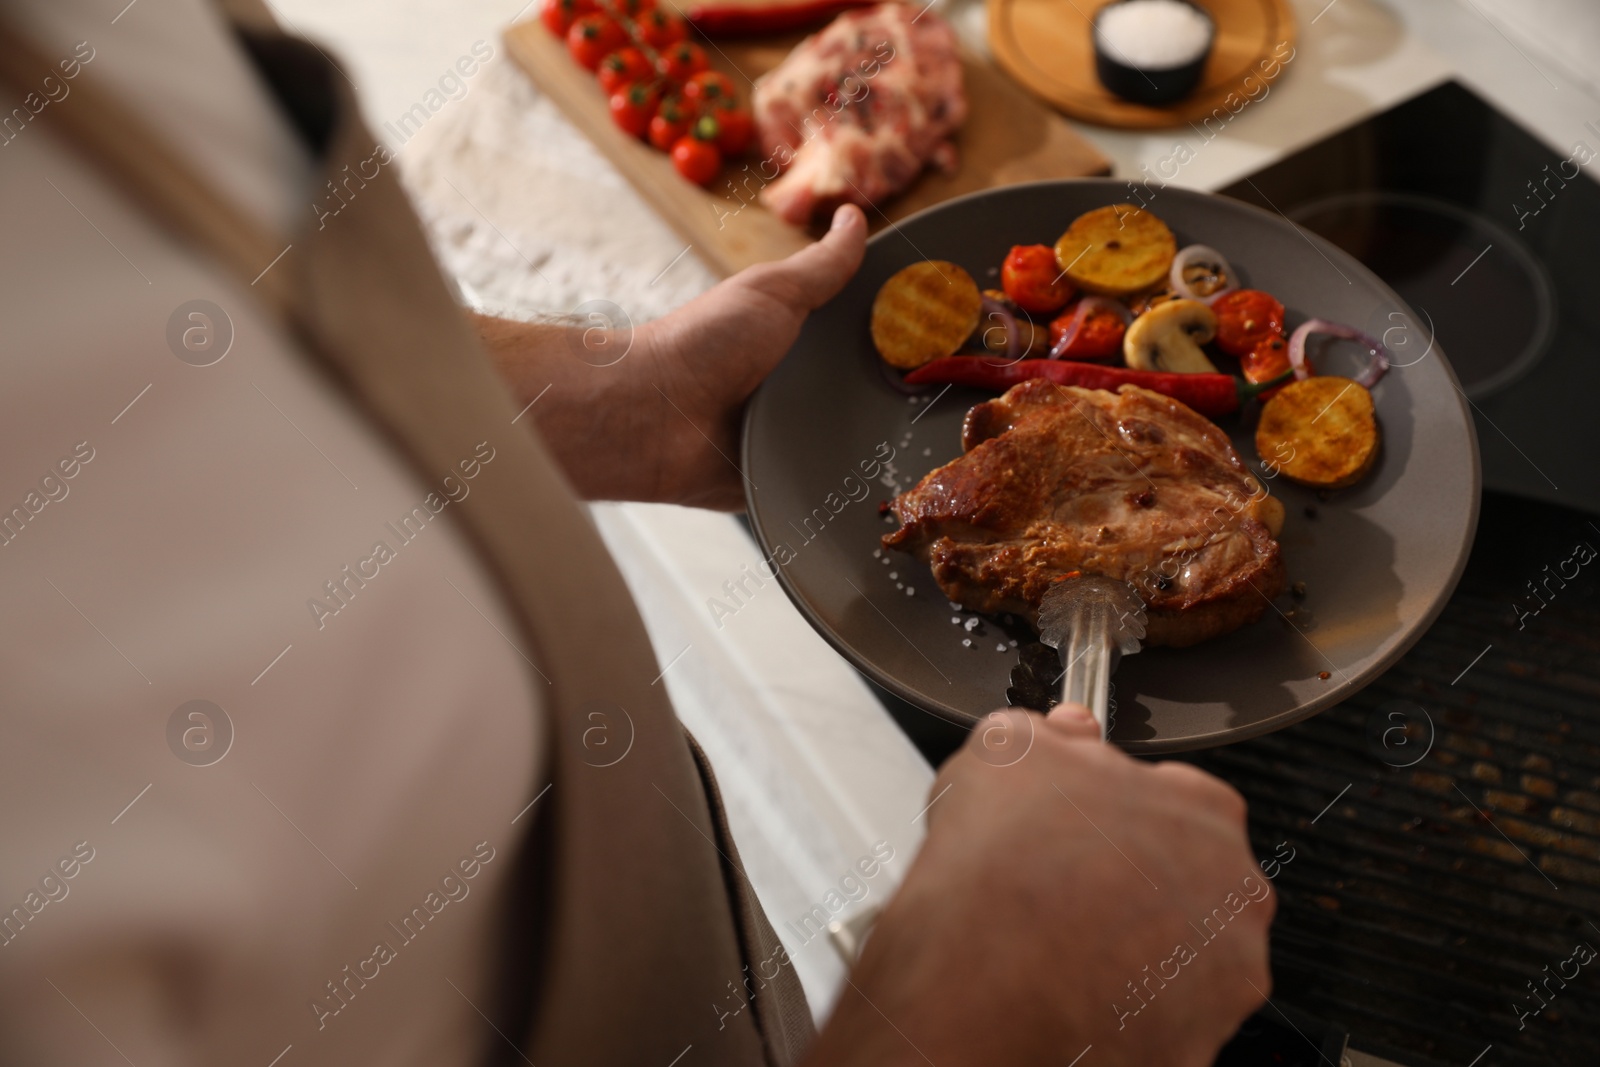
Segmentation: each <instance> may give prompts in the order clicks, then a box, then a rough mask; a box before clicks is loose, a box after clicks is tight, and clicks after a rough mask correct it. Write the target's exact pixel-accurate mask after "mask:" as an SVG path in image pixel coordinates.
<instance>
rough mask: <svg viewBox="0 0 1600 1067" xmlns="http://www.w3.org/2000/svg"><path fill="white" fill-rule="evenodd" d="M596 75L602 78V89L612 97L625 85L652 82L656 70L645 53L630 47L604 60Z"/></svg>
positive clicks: (617, 51)
mask: <svg viewBox="0 0 1600 1067" xmlns="http://www.w3.org/2000/svg"><path fill="white" fill-rule="evenodd" d="M596 73H597V74H599V76H600V88H601V89H602V90H603V91H604V92H605V94H606V95H607V96H610V95H611V94H612V93H614V92H616V91H617V90H618V89H620V88H622V87H623V86H624V85H631V84H632V83H634V82H647V81H650V80H652V79H653V78H654V77H655V74H656V68H655V67H654V66H653V65H652V64H651V62H650V60H649V59H647V58H645V54H644V53H643V52H641V51H639V50H638V49H637V48H634V47H632V46H631V45H630V46H628V47H625V48H619V49H617V50H616V51H615V52H612V53H611V54H610V55H608V56H606V57H605V58H604V59H602V60H601V61H600V69H599V70H598V71H597V72H596Z"/></svg>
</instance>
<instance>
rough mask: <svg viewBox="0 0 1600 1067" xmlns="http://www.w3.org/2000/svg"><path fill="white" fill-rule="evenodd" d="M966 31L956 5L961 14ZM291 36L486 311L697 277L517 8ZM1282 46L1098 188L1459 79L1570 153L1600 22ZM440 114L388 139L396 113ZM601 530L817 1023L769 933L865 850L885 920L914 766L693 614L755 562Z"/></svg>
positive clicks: (341, 17) (1328, 36)
mask: <svg viewBox="0 0 1600 1067" xmlns="http://www.w3.org/2000/svg"><path fill="white" fill-rule="evenodd" d="M956 3H957V5H958V6H957V7H956V8H955V9H954V11H953V18H954V19H955V21H956V22H957V24H958V25H959V26H960V27H961V28H962V30H963V32H964V33H971V32H973V31H974V30H976V32H978V33H980V34H981V27H982V11H981V7H980V5H978V4H977V3H975V2H974V0H956ZM272 7H273V9H274V10H275V11H276V12H277V13H278V15H279V18H280V19H281V20H282V21H283V22H284V23H285V24H286V25H287V26H288V27H289V28H291V29H294V30H297V31H299V32H301V33H305V34H308V35H310V36H313V37H315V38H317V39H319V40H321V41H323V42H325V43H327V44H328V45H330V46H331V50H332V51H333V52H335V53H337V54H338V55H340V56H342V57H343V58H344V60H345V62H346V63H347V65H348V70H349V71H350V74H351V76H352V78H353V79H354V81H355V82H356V84H357V85H358V86H359V88H360V93H361V98H362V102H363V107H364V109H365V111H366V114H367V117H368V119H369V121H370V123H371V125H372V126H373V128H374V130H375V131H379V133H380V136H383V137H384V138H385V139H386V140H388V141H389V143H390V145H391V147H393V148H395V149H397V151H398V154H399V159H400V163H401V172H402V175H403V177H404V179H405V181H406V184H407V187H408V189H409V190H410V192H411V194H412V196H413V199H414V200H415V201H416V202H417V205H418V209H419V211H420V213H421V214H422V215H423V217H424V219H425V220H426V221H427V223H428V226H429V230H430V233H431V235H432V237H433V240H434V241H435V245H436V248H437V250H438V252H439V255H440V257H441V260H442V261H443V262H444V264H445V266H446V268H447V270H448V271H449V272H450V273H452V274H454V275H455V276H456V277H457V278H458V279H459V280H460V281H462V282H463V283H464V284H465V286H466V291H467V292H468V293H469V294H470V295H472V296H474V297H476V298H477V299H478V300H479V301H481V302H482V303H483V304H484V305H485V306H486V307H488V308H490V309H492V310H499V311H502V312H504V313H507V314H512V315H519V316H524V317H532V316H535V315H540V314H562V313H565V312H567V311H569V310H570V309H571V308H573V307H575V306H576V305H577V304H579V303H581V302H582V301H584V300H588V299H594V298H605V299H609V300H612V301H615V302H616V303H618V304H620V305H621V306H622V307H624V308H625V309H626V310H627V311H628V313H629V314H630V315H631V316H633V317H634V318H635V319H636V320H644V319H648V318H652V317H655V316H657V315H660V314H663V313H664V312H666V311H668V310H670V309H671V308H673V307H675V306H677V305H679V304H681V303H683V302H684V301H685V300H687V299H689V298H690V297H691V296H693V295H695V294H696V293H698V292H699V291H701V290H702V289H704V288H705V287H707V286H709V285H710V284H711V283H712V281H713V279H712V277H711V275H710V274H709V272H708V271H707V270H706V269H705V267H704V266H703V265H702V264H701V263H700V262H699V261H698V260H697V259H696V258H695V256H694V254H693V251H692V250H690V251H689V252H688V254H682V253H683V250H684V245H683V242H682V241H681V240H680V239H679V238H678V237H677V236H676V235H675V234H674V233H673V232H672V231H671V230H670V229H669V228H668V227H667V226H666V225H665V224H664V223H663V222H662V220H661V219H659V218H658V217H656V216H655V215H654V214H653V212H652V211H651V209H650V208H649V207H647V206H646V205H645V204H644V202H643V201H642V200H641V199H640V198H639V197H638V195H637V194H636V193H635V192H634V191H633V190H632V189H631V188H630V187H629V186H628V185H627V184H626V182H624V181H623V179H621V178H620V177H619V176H618V175H617V174H616V172H615V171H614V170H613V169H612V168H611V167H610V165H609V164H608V163H607V162H606V161H605V160H604V159H603V158H602V157H601V156H600V155H599V154H598V153H597V152H595V151H594V150H593V149H592V147H590V145H589V144H588V142H587V141H586V140H585V139H584V137H583V135H582V134H581V133H580V132H579V131H577V130H574V129H573V128H572V126H571V125H570V124H569V123H567V122H566V120H565V119H564V118H563V117H562V116H561V115H560V113H559V112H558V111H557V110H556V109H555V108H554V106H553V105H551V104H550V102H549V101H548V100H545V99H543V98H542V97H540V95H539V94H538V93H537V91H536V90H534V89H533V88H532V86H531V85H530V84H529V83H528V81H527V80H526V79H525V78H524V77H522V76H521V74H520V73H519V72H518V71H516V70H515V68H514V67H513V66H512V64H511V63H510V61H509V60H508V59H506V58H505V57H504V56H503V54H502V53H503V49H502V48H501V46H500V42H499V38H498V34H499V31H500V29H501V28H502V27H503V26H504V25H505V24H507V23H508V22H509V21H511V20H513V19H514V18H517V17H519V16H520V17H530V16H531V15H532V14H533V13H534V11H536V5H533V4H525V3H524V2H523V0H510V2H506V0H501V2H494V0H388V2H384V3H380V2H379V0H339V2H330V0H273V3H272ZM1294 7H1295V10H1296V12H1297V15H1298V17H1299V24H1300V25H1299V41H1298V43H1297V49H1296V54H1295V57H1294V59H1293V60H1292V62H1291V63H1290V64H1289V69H1288V70H1287V72H1286V73H1285V75H1284V76H1283V77H1282V78H1281V79H1280V80H1279V81H1278V82H1277V83H1275V84H1274V85H1273V86H1272V89H1271V92H1270V93H1269V94H1268V95H1267V96H1265V97H1263V98H1262V99H1260V100H1259V101H1257V102H1255V103H1252V104H1251V105H1250V106H1248V107H1246V108H1245V109H1244V110H1243V111H1241V112H1240V113H1239V114H1238V115H1237V116H1236V118H1235V119H1234V120H1233V121H1231V122H1230V123H1229V124H1228V125H1227V127H1226V129H1225V130H1224V132H1222V133H1221V134H1220V135H1218V136H1216V137H1215V139H1213V140H1207V139H1206V138H1204V137H1203V136H1201V135H1199V134H1197V133H1195V132H1194V131H1192V130H1177V131H1156V132H1148V133H1131V132H1122V131H1114V130H1105V129H1099V128H1095V127H1088V126H1083V125H1079V126H1078V128H1079V129H1080V130H1081V131H1082V132H1083V133H1084V134H1085V135H1086V136H1087V137H1089V138H1090V139H1091V140H1093V141H1094V142H1095V143H1096V144H1097V145H1099V146H1100V148H1101V149H1102V150H1103V151H1104V152H1105V153H1106V155H1107V156H1109V157H1110V158H1111V159H1112V161H1113V164H1114V167H1115V173H1116V174H1117V176H1119V177H1128V178H1137V177H1140V175H1141V168H1143V167H1147V166H1148V167H1152V168H1153V167H1155V166H1156V165H1157V164H1158V163H1159V162H1160V161H1161V160H1163V159H1166V158H1168V157H1170V156H1171V155H1172V153H1173V151H1174V148H1175V146H1176V144H1177V143H1178V142H1179V141H1184V142H1186V143H1187V144H1188V145H1189V147H1190V149H1191V152H1192V156H1193V158H1192V159H1191V160H1190V162H1189V163H1187V164H1186V165H1184V166H1183V167H1182V168H1181V170H1180V171H1179V172H1178V173H1177V174H1176V175H1175V176H1174V177H1173V178H1172V182H1173V184H1177V185H1183V186H1187V187H1191V188H1198V189H1215V188H1218V187H1220V186H1222V185H1226V184H1228V183H1230V182H1232V181H1234V180H1237V179H1238V178H1239V177H1242V176H1243V175H1246V174H1249V173H1251V172H1253V171H1255V170H1257V169H1259V168H1261V167H1263V166H1265V165H1267V164H1269V163H1271V162H1272V161H1273V160H1275V159H1277V158H1279V157H1281V156H1282V155H1284V154H1286V153H1288V152H1290V151H1293V150H1295V149H1297V148H1299V147H1301V146H1303V145H1306V144H1309V143H1311V142H1314V141H1316V140H1319V139H1321V138H1322V137H1324V136H1326V135H1327V134H1329V133H1331V132H1333V131H1335V130H1337V129H1340V128H1343V127H1345V126H1348V125H1350V124H1352V123H1354V122H1357V121H1359V120H1361V119H1362V118H1364V117H1365V116H1367V115H1370V114H1372V113H1374V112H1377V111H1381V110H1384V109H1385V108H1388V107H1390V106H1391V105H1393V104H1396V103H1398V102H1400V101H1401V100H1404V99H1407V98H1409V97H1411V96H1414V95H1416V94H1417V93H1419V92H1421V91H1423V90H1424V89H1426V88H1429V87H1431V86H1432V85H1435V84H1437V83H1438V82H1441V81H1443V80H1445V79H1448V78H1451V77H1454V78H1457V79H1459V80H1460V81H1462V82H1464V83H1466V84H1467V85H1469V86H1471V87H1472V88H1473V89H1474V90H1475V91H1477V92H1478V93H1479V94H1480V95H1482V96H1484V97H1485V98H1486V99H1488V100H1490V101H1491V102H1493V103H1495V104H1496V105H1497V106H1499V107H1500V108H1501V109H1502V110H1503V111H1505V112H1506V113H1507V114H1509V115H1511V116H1513V117H1514V118H1516V119H1517V120H1518V121H1519V122H1521V123H1522V124H1523V125H1525V126H1527V127H1528V128H1529V129H1530V130H1531V131H1532V132H1534V133H1535V134H1536V135H1537V136H1539V137H1541V138H1542V139H1543V140H1545V141H1546V142H1547V143H1548V144H1549V145H1550V147H1552V148H1554V149H1557V150H1559V151H1560V152H1561V153H1562V154H1563V155H1565V154H1567V152H1568V151H1569V149H1570V147H1571V145H1572V143H1573V142H1574V141H1575V140H1577V139H1579V138H1587V139H1589V140H1590V141H1591V143H1592V141H1593V139H1594V137H1595V136H1596V134H1594V133H1593V132H1592V131H1586V130H1585V129H1584V123H1585V122H1589V121H1594V122H1597V124H1600V5H1595V4H1594V3H1593V2H1592V0H1392V2H1391V3H1378V2H1375V0H1333V2H1332V3H1329V2H1328V0H1296V2H1295V3H1294ZM480 41H481V42H484V43H485V44H486V45H488V46H490V47H492V48H493V50H494V53H495V59H494V60H493V61H491V62H490V63H489V64H488V65H487V66H486V67H485V68H484V69H483V70H482V71H480V72H478V73H476V74H475V75H474V76H473V77H472V78H471V79H469V80H468V81H467V82H466V84H465V87H464V91H460V92H458V93H457V94H456V95H455V97H453V98H452V97H450V96H449V95H448V93H449V90H450V89H451V88H452V87H451V86H449V85H448V84H447V85H446V86H445V89H446V94H445V95H442V96H439V95H436V96H433V97H431V98H430V97H429V95H428V94H429V91H430V90H436V89H438V88H439V87H440V79H441V77H443V76H445V75H446V74H447V73H448V72H449V71H450V68H451V67H452V65H453V64H454V63H455V62H456V60H457V59H458V58H459V57H461V56H463V55H467V54H469V52H470V51H471V50H472V47H473V45H474V44H475V43H476V42H480ZM433 101H441V103H440V106H437V108H436V110H430V112H429V115H428V118H427V120H426V122H425V123H423V124H422V126H421V128H420V130H418V131H416V132H415V133H414V134H413V135H411V136H409V137H407V136H405V135H404V134H403V133H401V132H400V129H399V127H398V126H397V123H398V121H399V119H400V118H401V116H403V115H405V114H406V113H407V112H409V111H411V110H412V109H413V107H414V105H417V104H419V103H420V104H423V105H424V107H425V108H426V106H427V103H429V102H433ZM595 510H596V517H597V520H598V522H599V524H600V527H601V530H602V533H603V534H604V535H605V537H606V540H607V542H608V544H610V546H611V548H612V551H613V553H614V554H615V555H616V556H617V558H618V560H619V563H620V564H621V566H622V568H623V571H624V573H625V574H626V576H627V578H628V581H629V584H630V586H631V587H632V589H633V590H634V592H635V595H636V597H637V598H638V599H639V602H640V604H641V607H642V609H643V612H644V615H645V621H646V623H647V625H648V626H649V628H650V631H651V635H652V638H653V640H654V642H655V647H656V653H657V656H658V658H659V660H660V662H661V663H662V664H663V665H665V666H666V667H667V673H666V675H665V680H666V683H667V685H668V688H669V690H670V691H671V693H672V697H673V700H674V703H675V705H676V707H677V708H678V711H679V714H680V715H681V716H682V717H683V718H684V720H685V721H686V722H687V723H688V724H689V726H690V728H691V729H692V730H693V731H694V732H695V734H696V735H697V736H698V737H699V738H700V740H701V742H702V744H703V745H704V746H705V747H706V749H707V751H708V754H709V755H710V757H711V759H712V762H713V764H714V765H715V766H716V768H717V772H718V776H719V779H720V781H721V783H722V787H723V790H724V793H725V794H726V799H727V801H728V804H729V808H730V817H731V819H732V821H733V827H734V832H735V835H736V837H737V838H738V840H739V844H740V848H741V850H742V853H743V857H744V860H745V867H746V870H747V871H748V873H749V875H750V877H751V879H752V881H753V882H754V883H755V885H756V887H757V890H758V892H759V894H760V896H761V899H762V901H763V903H764V904H765V905H766V907H767V909H768V911H769V914H771V916H772V918H773V923H774V926H775V927H776V928H777V929H778V931H779V933H780V934H781V935H782V936H783V938H784V941H785V943H786V945H787V946H788V947H789V949H790V951H791V954H792V955H793V957H794V959H795V961H796V964H797V966H798V969H799V971H800V975H801V979H802V981H804V982H805V984H806V988H807V992H808V994H809V995H810V997H811V1001H812V1005H813V1007H814V1008H815V1009H817V1010H818V1011H819V1012H821V1011H824V1010H825V1009H826V1005H827V1004H829V1003H831V1001H832V998H833V996H834V994H835V992H836V990H837V988H838V985H839V984H840V982H841V980H842V976H843V966H842V964H841V962H840V961H839V959H838V958H837V957H836V956H835V955H834V953H833V952H832V951H831V949H830V948H829V946H828V945H826V944H825V943H824V942H823V939H815V940H813V941H810V942H808V943H802V942H801V941H800V940H799V938H797V937H796V936H795V934H794V932H793V930H792V929H789V928H787V927H786V922H787V921H789V920H791V919H794V918H796V917H797V916H799V915H801V914H803V913H804V912H806V911H807V910H809V909H810V908H811V907H812V906H813V905H814V904H817V903H820V902H821V901H822V900H823V898H824V895H825V894H826V893H827V892H828V891H829V890H830V889H832V888H834V887H835V886H837V884H838V881H839V879H840V877H841V876H842V875H843V874H845V873H846V871H847V869H848V868H849V867H850V866H851V865H852V864H853V863H854V861H855V860H856V859H858V858H860V857H861V856H864V855H866V854H867V853H868V851H869V850H870V848H871V846H872V845H873V844H874V843H876V842H878V841H887V842H889V844H890V846H891V847H893V848H894V850H895V854H896V855H895V859H894V861H893V862H892V863H890V864H888V868H887V872H886V873H885V874H884V875H882V876H880V877H879V879H876V880H875V882H874V884H872V885H871V886H870V887H869V894H868V896H867V897H866V899H865V900H864V901H862V902H860V903H858V904H853V905H851V906H850V907H848V908H845V909H843V910H842V911H841V912H840V916H841V917H844V916H848V915H849V914H851V913H852V910H854V909H858V908H860V907H864V906H867V905H870V904H871V903H874V902H876V901H878V900H881V899H882V898H883V896H885V895H886V894H887V892H888V890H889V889H890V888H891V884H892V882H893V881H896V880H898V878H899V877H900V875H901V874H902V873H903V872H904V870H905V868H906V865H907V864H908V863H909V861H910V858H911V856H912V855H913V853H914V851H915V848H916V845H917V843H918V842H919V840H920V833H921V824H920V821H919V820H918V815H919V813H920V811H921V809H922V807H923V805H924V803H925V802H926V792H927V786H928V783H929V782H930V781H931V778H932V772H931V769H930V768H929V767H928V766H927V765H926V763H925V762H923V760H922V758H921V757H920V756H919V755H918V754H917V753H916V751H915V750H914V749H913V748H912V747H911V746H910V745H909V743H907V742H906V740H905V738H904V737H903V736H902V735H901V733H900V731H899V730H898V729H897V728H896V727H895V726H894V724H893V723H892V721H891V720H890V719H889V718H888V716H887V715H886V714H885V713H884V711H883V710H882V708H881V707H880V706H879V705H878V703H877V701H876V700H875V699H874V698H873V697H872V695H871V694H870V692H869V691H868V690H867V688H866V687H865V686H864V685H863V684H862V682H861V681H860V680H859V678H858V676H857V675H856V674H855V672H854V671H853V670H851V669H850V668H849V667H848V666H847V665H846V664H845V663H844V662H843V661H842V660H841V659H840V658H839V657H838V656H837V655H835V654H834V653H833V651H832V650H831V649H829V648H828V646H827V645H826V644H824V643H823V642H822V640H821V639H820V638H818V637H817V636H816V635H815V634H814V633H813V632H812V631H811V629H810V628H809V626H808V625H807V624H806V623H805V622H804V620H803V619H802V618H801V617H800V616H799V614H798V613H797V612H796V611H795V610H794V608H793V607H792V606H791V605H790V603H789V602H788V600H787V599H786V598H785V597H784V595H783V594H782V593H781V592H779V591H778V589H777V588H776V587H775V586H774V585H770V584H769V586H768V587H767V588H766V589H764V590H763V591H761V592H760V593H759V594H758V595H757V596H756V597H755V598H754V599H753V600H752V602H751V604H750V606H749V608H748V609H742V610H741V611H740V612H739V613H738V615H737V616H736V617H735V618H732V619H728V620H725V621H724V625H723V626H722V627H721V628H720V629H718V628H717V627H716V626H715V624H714V622H713V620H712V618H711V615H710V613H709V612H708V610H707V609H706V606H705V602H706V598H708V597H710V596H713V595H719V594H720V592H721V586H722V583H723V582H724V581H726V580H728V579H730V578H731V577H733V576H735V575H736V574H737V573H738V572H739V569H740V566H741V565H742V564H744V563H749V564H751V565H754V563H755V561H756V557H757V553H756V551H755V548H754V546H753V545H752V544H751V542H750V541H749V539H748V537H746V535H745V534H744V531H743V530H742V529H740V528H739V526H738V525H737V524H736V523H735V521H734V520H733V519H732V518H730V517H728V516H724V515H715V514H710V513H706V512H697V511H690V510H685V509H678V508H668V507H649V506H641V505H607V506H603V507H598V508H596V509H595Z"/></svg>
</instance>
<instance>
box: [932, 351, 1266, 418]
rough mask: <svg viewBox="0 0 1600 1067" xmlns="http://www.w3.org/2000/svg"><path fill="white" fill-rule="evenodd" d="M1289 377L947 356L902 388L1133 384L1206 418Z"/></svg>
mask: <svg viewBox="0 0 1600 1067" xmlns="http://www.w3.org/2000/svg"><path fill="white" fill-rule="evenodd" d="M1293 377H1294V372H1293V371H1292V370H1291V371H1289V372H1288V373H1286V374H1285V375H1283V376H1282V377H1281V378H1275V379H1273V380H1272V381H1270V382H1262V383H1260V384H1254V383H1251V382H1247V381H1244V380H1243V379H1242V378H1235V377H1234V376H1233V375H1231V374H1166V373H1163V372H1161V371H1150V370H1127V369H1126V368H1123V367H1104V366H1101V365H1099V364H1097V363H1074V362H1072V361H1070V360H1058V359H1024V360H1019V361H1018V362H1016V363H996V362H994V360H993V359H992V358H991V357H988V356H946V357H945V358H943V359H936V360H934V361H933V362H932V363H928V364H925V365H924V366H921V367H918V368H917V369H916V370H914V371H912V372H911V373H910V374H907V375H906V384H907V385H944V384H947V383H948V384H952V385H966V386H972V387H973V388H977V389H994V390H998V391H1001V392H1004V391H1005V390H1007V389H1010V388H1011V387H1012V386H1013V385H1018V384H1020V383H1022V382H1025V381H1027V380H1028V379H1030V378H1046V379H1049V380H1050V381H1052V382H1055V383H1056V384H1057V385H1076V386H1078V387H1079V388H1082V389H1106V390H1111V391H1113V392H1114V391H1115V390H1116V388H1117V386H1119V385H1137V386H1140V387H1141V388H1144V389H1149V390H1150V391H1151V392H1156V393H1160V394H1161V395H1162V396H1170V397H1171V398H1172V399H1174V400H1177V401H1180V402H1181V403H1184V404H1187V405H1188V406H1189V407H1191V408H1193V409H1194V410H1195V411H1197V412H1199V413H1200V414H1202V415H1204V416H1206V417H1207V418H1212V419H1215V418H1220V417H1221V416H1223V415H1232V414H1233V413H1234V412H1236V411H1238V410H1239V408H1240V406H1241V405H1242V404H1243V403H1244V402H1245V401H1246V400H1249V399H1251V398H1252V397H1255V396H1258V395H1260V394H1261V393H1262V392H1265V391H1266V390H1268V389H1271V388H1273V387H1274V386H1278V385H1282V384H1283V383H1285V382H1287V381H1289V380H1290V379H1291V378H1293Z"/></svg>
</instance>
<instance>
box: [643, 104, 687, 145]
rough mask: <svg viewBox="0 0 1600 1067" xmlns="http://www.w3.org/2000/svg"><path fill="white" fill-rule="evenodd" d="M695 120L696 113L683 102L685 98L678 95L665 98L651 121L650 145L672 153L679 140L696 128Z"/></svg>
mask: <svg viewBox="0 0 1600 1067" xmlns="http://www.w3.org/2000/svg"><path fill="white" fill-rule="evenodd" d="M694 120H695V111H694V109H693V108H691V107H689V106H688V105H687V104H685V103H684V102H683V97H681V96H679V95H677V94H676V93H673V94H671V95H669V96H666V97H663V98H662V100H661V106H660V107H659V108H657V109H656V113H655V117H654V118H652V119H651V120H650V143H651V144H653V145H655V146H656V147H657V148H659V149H661V151H663V152H670V151H672V146H673V145H675V144H677V143H678V139H679V138H680V137H684V136H686V135H687V134H688V132H689V130H690V129H691V128H692V127H693V126H694Z"/></svg>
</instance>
